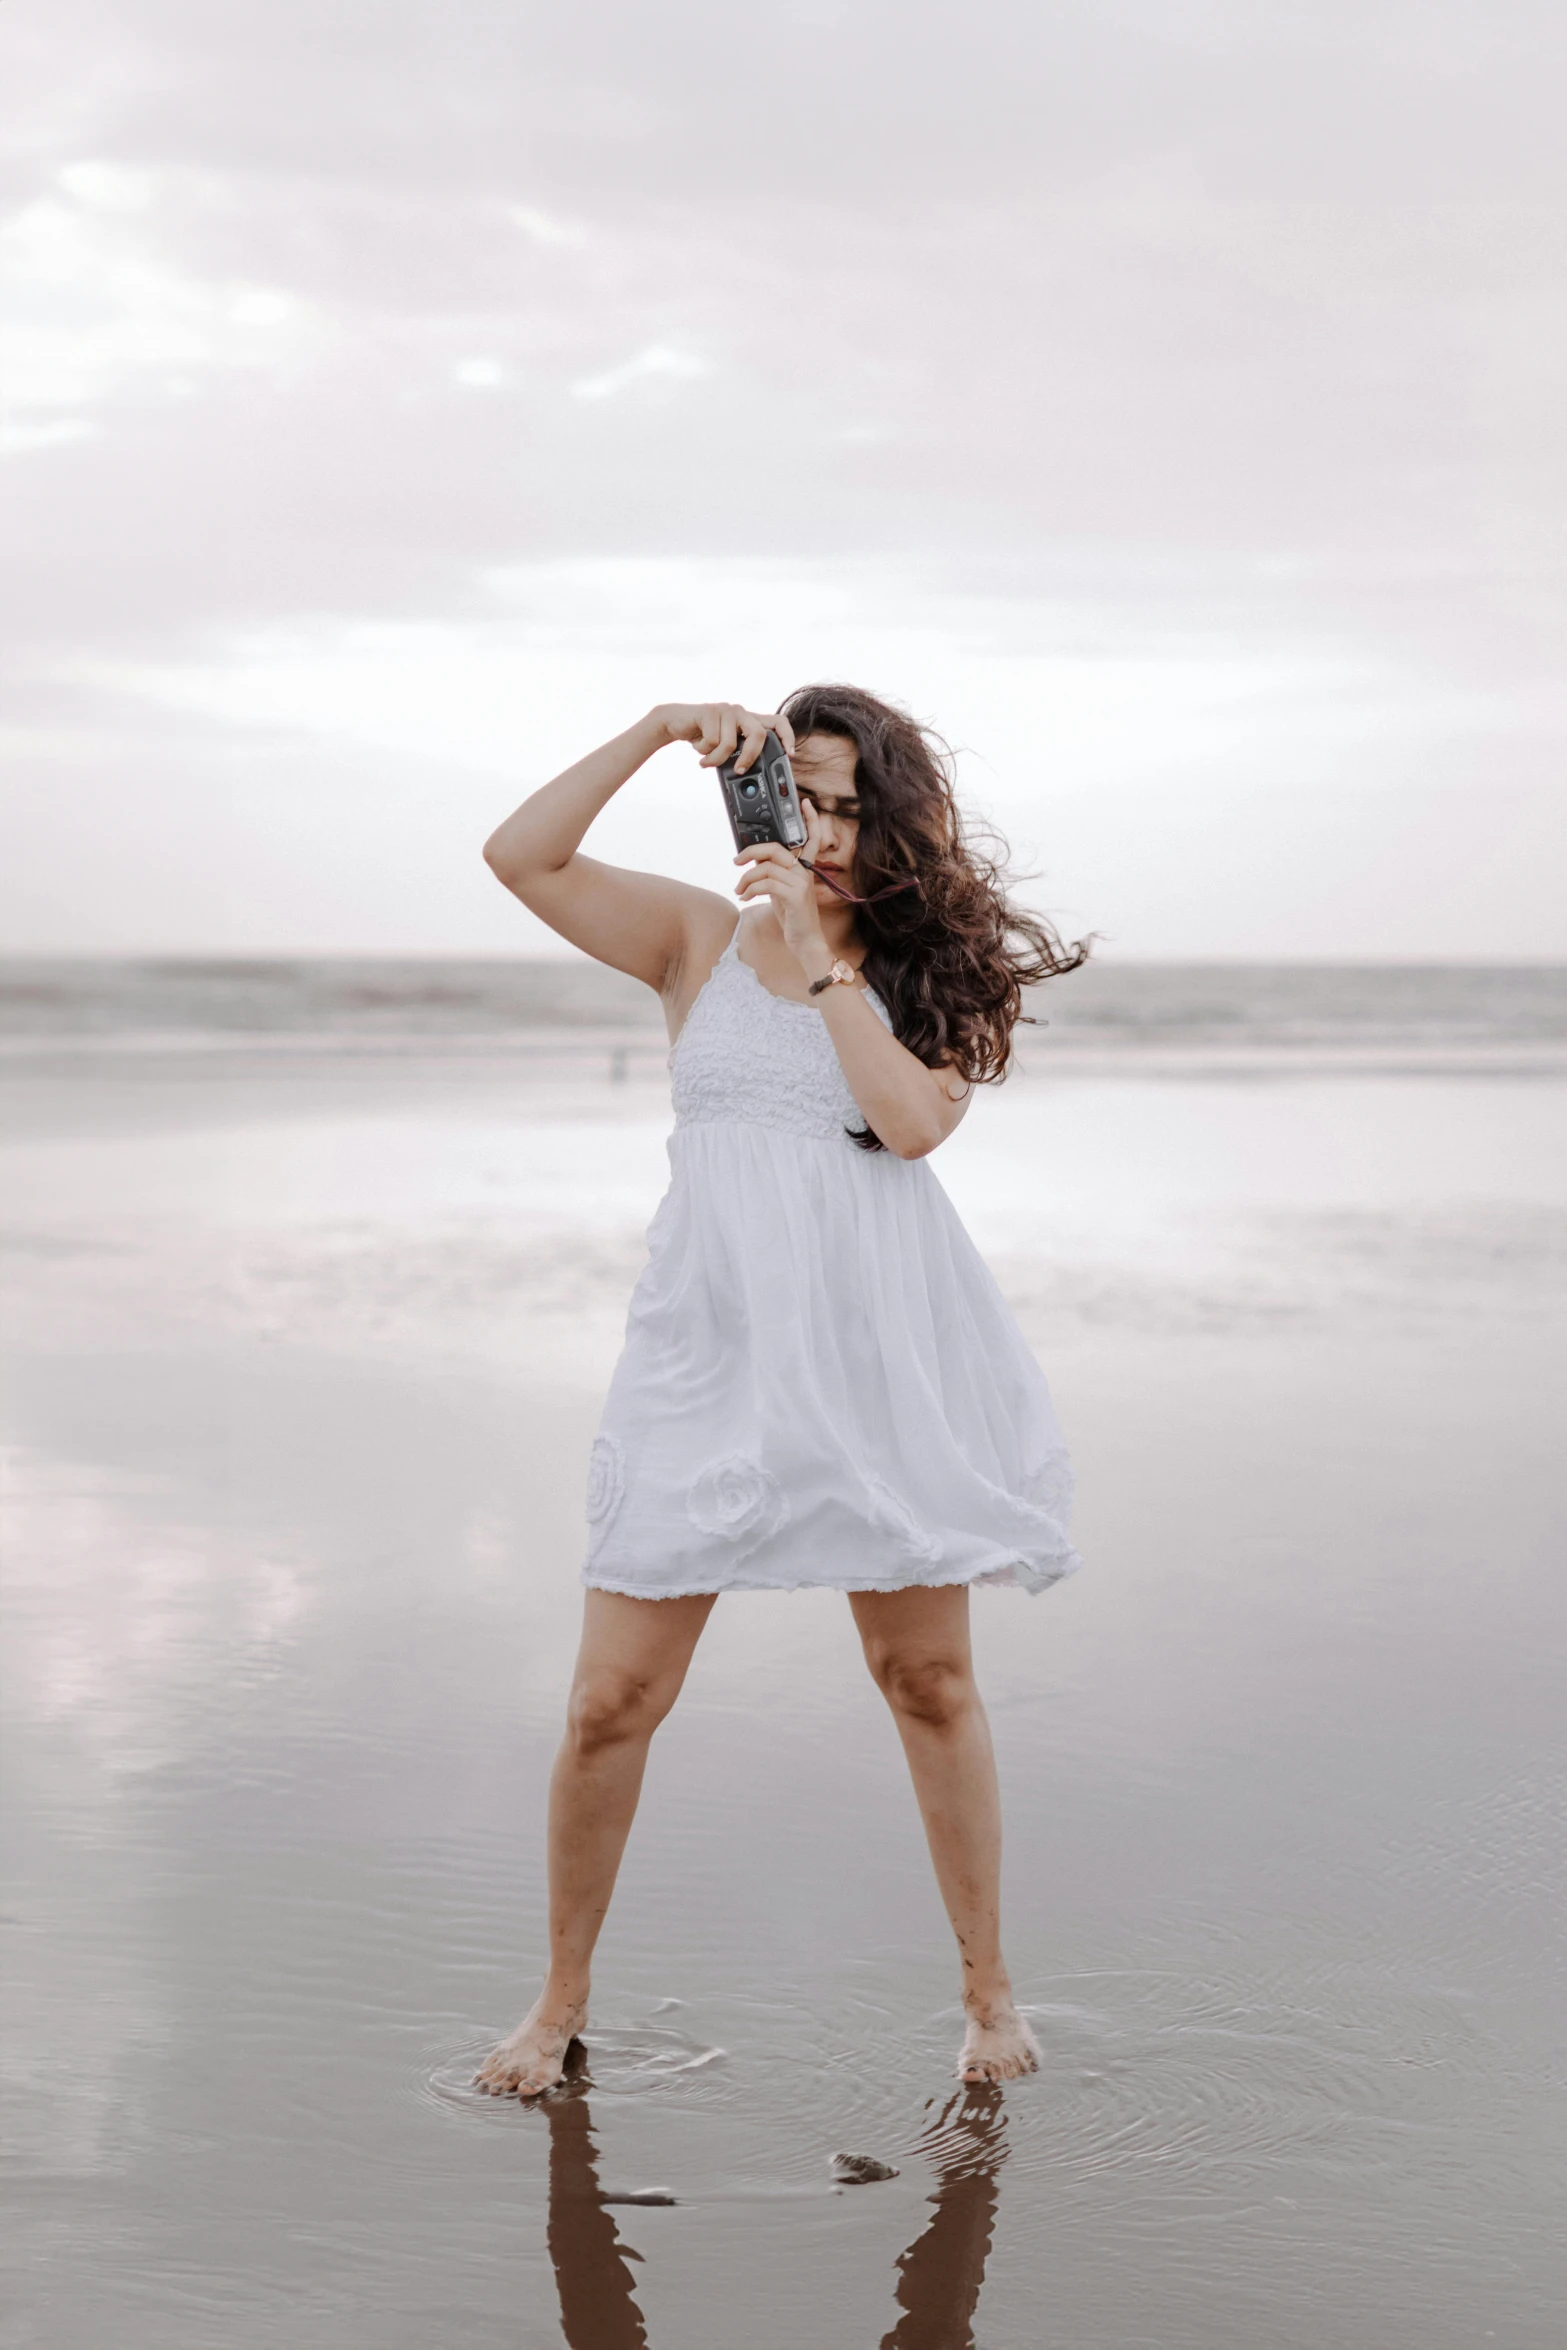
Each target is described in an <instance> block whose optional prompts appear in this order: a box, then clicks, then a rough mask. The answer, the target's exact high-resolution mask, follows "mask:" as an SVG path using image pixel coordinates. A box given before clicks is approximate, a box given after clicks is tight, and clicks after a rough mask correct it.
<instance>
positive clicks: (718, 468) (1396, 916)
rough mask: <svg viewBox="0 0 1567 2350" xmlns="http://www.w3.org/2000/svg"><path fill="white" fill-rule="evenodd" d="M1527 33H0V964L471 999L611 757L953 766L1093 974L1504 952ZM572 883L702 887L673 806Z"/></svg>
mask: <svg viewBox="0 0 1567 2350" xmlns="http://www.w3.org/2000/svg"><path fill="white" fill-rule="evenodd" d="M1564 63H1567V12H1564V11H1563V10H1562V9H1561V7H1560V6H1559V5H1558V4H1557V0H1520V4H1512V0H1391V4H1389V0H1179V5H1177V4H1176V0H1015V4H1009V0H971V4H970V5H967V6H964V7H961V8H960V7H955V6H946V7H940V8H938V7H934V6H932V5H930V4H929V0H900V4H898V5H891V4H890V0H888V4H884V5H872V4H870V0H770V5H768V6H767V7H765V8H764V7H761V6H749V7H747V6H743V5H737V4H736V0H729V4H728V5H727V6H723V7H720V6H716V5H712V4H707V5H704V4H702V0H684V4H674V5H671V4H669V0H614V4H609V0H573V5H571V6H566V7H563V6H560V5H547V6H546V5H534V4H533V0H338V4H335V5H334V6H333V7H331V8H330V9H322V8H320V7H319V6H317V5H310V6H306V5H304V4H303V0H264V4H263V0H223V4H222V5H221V6H219V7H213V6H212V5H211V4H210V0H114V5H112V6H110V5H108V4H107V0H47V5H46V4H45V0H8V5H7V7H6V9H5V11H4V13H3V16H0V76H3V83H4V87H5V89H6V91H7V93H8V95H7V101H6V106H5V109H4V194H5V199H6V213H5V225H4V229H3V234H0V248H3V263H4V271H5V279H6V284H7V288H8V292H7V296H6V317H7V328H6V344H5V353H4V368H3V375H4V392H5V399H6V409H5V419H4V428H3V441H0V447H3V450H4V463H3V465H0V495H3V500H4V515H3V531H4V540H3V546H4V565H5V586H4V611H3V616H0V618H3V634H4V658H5V666H6V705H5V717H4V753H5V772H6V778H7V780H6V786H5V793H6V804H7V808H8V816H7V833H8V836H9V841H8V846H9V849H10V852H11V853H10V854H8V855H7V857H6V858H5V860H4V866H3V872H0V921H3V924H4V929H5V933H6V936H7V937H8V939H9V940H10V942H11V943H12V944H13V945H15V946H17V947H22V948H27V949H30V950H31V949H49V948H61V949H69V950H77V949H99V950H104V951H131V952H141V951H150V952H169V951H186V950H192V951H207V950H213V949H223V948H227V949H230V950H232V951H244V952H267V951H273V950H278V951H284V950H289V951H304V950H324V951H332V950H344V951H347V950H357V951H378V952H379V951H385V952H421V953H422V952H434V951H456V952H464V951H466V952H494V951H507V950H516V951H524V952H533V951H537V950H538V948H539V946H540V944H541V943H545V934H542V933H540V932H539V930H538V929H537V927H536V926H535V925H534V924H533V923H532V921H531V918H529V917H527V916H525V915H523V914H522V913H521V912H520V911H519V910H518V909H516V908H515V907H514V906H512V905H511V904H510V902H509V901H507V900H506V899H505V898H504V896H503V895H502V893H501V892H500V891H499V890H498V889H497V888H496V886H495V884H494V883H493V882H492V881H491V880H490V879H489V877H488V875H487V874H486V873H485V872H484V870H483V868H482V866H481V865H480V863H479V861H478V846H479V842H480V840H481V839H482V837H483V834H484V833H485V831H486V830H487V829H488V828H489V826H490V824H491V823H493V822H494V821H495V819H496V818H497V817H498V816H499V815H500V814H501V813H503V812H504V811H505V809H506V808H507V807H508V806H510V805H511V804H512V803H513V802H514V801H515V800H516V799H517V798H519V797H520V796H521V795H522V793H523V792H524V791H525V790H526V789H528V788H529V787H530V786H531V785H533V784H535V783H537V782H540V781H542V780H543V779H544V778H545V777H546V776H547V775H548V774H550V773H551V772H552V771H553V770H554V769H555V768H557V767H558V766H560V765H562V764H564V763H565V762H566V761H567V760H568V759H569V758H571V757H573V756H575V755H576V754H577V753H578V752H580V751H581V750H583V749H585V748H586V747H587V746H588V745H589V744H591V743H592V742H594V741H596V740H599V739H601V738H602V737H604V736H605V735H607V734H610V733H613V732H615V731H616V730H618V728H619V727H620V726H622V725H624V724H625V723H626V722H627V721H628V720H629V719H631V718H632V717H634V716H635V715H637V714H638V713H639V712H640V711H641V710H643V709H644V708H646V707H647V706H648V704H649V703H650V702H652V701H655V700H662V699H676V698H698V697H705V696H708V695H723V696H729V697H734V698H737V699H747V700H750V701H752V702H753V703H757V702H760V703H763V704H767V703H770V702H772V701H774V700H775V699H777V698H778V697H780V696H781V695H782V694H783V693H784V692H786V691H787V690H788V689H789V687H790V686H792V685H795V684H798V683H800V682H802V681H803V680H804V679H806V678H807V677H811V676H824V675H825V676H837V677H850V678H853V679H855V680H857V681H859V682H862V683H865V684H867V685H870V686H872V687H874V688H876V689H878V690H880V691H882V692H885V693H888V694H891V695H893V696H895V697H897V698H898V699H900V700H902V701H905V702H907V703H908V704H909V705H911V706H912V707H913V708H914V709H916V710H917V711H918V712H919V713H920V714H921V715H922V716H926V717H929V718H931V719H933V720H934V721H935V722H936V723H938V724H939V725H940V726H941V727H942V728H943V730H944V731H945V732H946V733H947V734H948V735H949V736H950V737H951V738H952V739H953V740H954V741H955V742H956V743H957V744H958V745H959V746H960V748H961V750H962V754H963V766H964V775H965V782H966V788H967V790H968V793H969V796H970V798H971V800H972V801H973V803H974V804H975V805H976V807H978V808H979V809H981V810H983V811H984V812H986V813H988V814H989V815H990V816H991V817H992V818H993V819H994V820H996V821H998V822H999V823H1000V824H1001V825H1002V826H1003V827H1004V828H1005V830H1006V831H1007V832H1008V833H1009V834H1010V835H1011V837H1012V839H1013V841H1014V844H1015V846H1016V848H1017V850H1018V851H1019V853H1020V857H1021V858H1022V859H1023V860H1025V861H1026V863H1027V865H1028V866H1029V868H1030V869H1031V870H1032V871H1033V873H1034V874H1035V875H1036V878H1035V879H1034V880H1033V881H1032V882H1031V883H1030V884H1029V894H1030V895H1032V896H1033V897H1034V898H1035V899H1036V900H1037V901H1038V902H1041V903H1044V904H1047V905H1049V906H1050V907H1051V908H1052V909H1053V910H1054V911H1055V912H1056V913H1057V914H1058V916H1059V917H1060V918H1061V919H1062V921H1063V922H1065V923H1067V924H1069V925H1076V926H1080V927H1081V926H1088V927H1093V928H1095V929H1097V930H1099V931H1101V932H1102V933H1105V934H1107V936H1108V938H1109V939H1110V940H1112V941H1113V942H1114V949H1115V951H1116V952H1118V953H1121V954H1124V955H1128V956H1157V955H1168V954H1176V955H1192V956H1219V957H1227V956H1253V955H1260V956H1273V955H1283V956H1310V955H1313V954H1322V955H1328V956H1367V957H1379V958H1380V957H1410V956H1414V957H1425V956H1460V957H1493V956H1496V957H1513V956H1520V957H1537V956H1552V955H1561V954H1563V953H1567V919H1564V915H1563V911H1562V907H1563V897H1564V892H1563V889H1562V879H1561V876H1562V851H1563V847H1564V845H1567V844H1564V834H1567V825H1564V821H1563V813H1562V807H1563V768H1564V759H1563V751H1564V746H1567V711H1564V704H1563V693H1562V684H1561V680H1562V658H1561V655H1562V647H1563V627H1562V621H1563V606H1564V595H1563V568H1562V566H1563V543H1564V541H1563V509H1564V505H1567V497H1564V475H1567V461H1564V432H1563V425H1562V419H1563V417H1564V416H1567V328H1564V320H1563V286H1564V279H1567V272H1564V267H1563V262H1564V251H1563V248H1564V246H1567V201H1564V197H1567V190H1564V185H1563V181H1564V176H1567V174H1564V168H1563V159H1564V156H1567V143H1564V142H1563V141H1562V138H1561V135H1560V133H1561V105H1560V97H1561V90H1562V70H1563V66H1564ZM601 830H602V842H601V843H600V840H599V836H597V835H596V836H595V846H599V845H602V848H603V853H605V854H607V855H610V856H617V857H620V858H623V859H625V860H627V861H636V862H646V863H652V864H657V865H659V866H661V867H663V868H665V869H667V870H671V871H680V872H687V873H691V874H694V875H696V876H697V877H699V878H702V879H705V880H708V881H711V882H713V883H715V884H716V885H718V886H725V885H726V879H727V872H726V859H725V845H724V835H723V827H722V822H721V818H720V816H719V812H718V809H717V806H716V802H715V800H714V797H713V788H712V786H711V784H710V783H709V782H707V781H706V780H705V779H703V778H700V777H699V776H698V775H697V774H696V773H695V770H694V764H693V762H692V761H691V759H690V755H689V754H688V753H686V752H684V751H678V750H677V751H672V752H668V753H665V754H664V755H663V757H662V758H661V759H660V760H658V761H657V762H655V763H654V765H653V766H652V767H651V768H650V769H649V770H647V771H646V772H645V773H644V775H643V776H642V777H641V778H639V779H638V780H637V781H636V782H635V783H634V784H633V785H632V786H631V787H629V789H628V791H627V792H626V794H625V795H623V799H622V801H621V802H620V803H619V804H618V805H617V807H616V808H615V809H614V810H613V811H611V814H610V815H609V817H607V818H606V819H605V821H604V824H603V826H602V828H601Z"/></svg>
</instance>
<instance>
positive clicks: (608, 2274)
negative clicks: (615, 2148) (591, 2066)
mask: <svg viewBox="0 0 1567 2350" xmlns="http://www.w3.org/2000/svg"><path fill="white" fill-rule="evenodd" d="M566 2082H567V2084H568V2086H566V2087H564V2088H562V2089H560V2090H557V2091H556V2093H555V2095H554V2096H553V2097H546V2098H544V2099H543V2100H542V2103H543V2107H544V2111H545V2114H546V2115H547V2117H548V2119H549V2125H550V2220H549V2247H550V2258H551V2260H552V2261H553V2262H554V2264H555V2284H556V2288H557V2290H558V2291H559V2294H560V2324H561V2331H562V2333H563V2334H564V2335H565V2337H566V2341H567V2343H568V2345H569V2350H647V2328H646V2326H645V2325H644V2324H643V2322H642V2312H641V2310H640V2309H639V2308H638V2307H637V2304H636V2298H635V2296H634V2294H633V2293H632V2290H631V2270H630V2268H629V2267H628V2266H627V2263H628V2262H629V2261H633V2260H640V2258H641V2257H642V2256H641V2254H640V2253H638V2252H633V2251H632V2249H631V2247H630V2245H629V2244H622V2242H621V2240H620V2230H619V2229H618V2228H617V2227H616V2225H615V2222H614V2219H613V2217H612V2215H611V2213H610V2211H609V2210H608V2208H607V2206H606V2204H605V2202H604V2196H603V2190H602V2188H601V2187H600V2186H599V2174H598V2148H597V2147H596V2146H595V2144H594V2142H593V2125H592V2121H591V2119H590V2117H589V2114H588V2105H587V2099H586V2097H585V2096H584V2095H583V2094H582V2092H583V2091H584V2090H586V2089H588V2088H590V2087H591V2086H592V2083H591V2081H590V2079H589V2076H588V2069H587V2057H586V2054H585V2052H584V2050H583V2047H582V2043H581V2041H580V2040H574V2041H573V2042H572V2044H571V2048H570V2050H569V2051H568V2053H567V2058H566Z"/></svg>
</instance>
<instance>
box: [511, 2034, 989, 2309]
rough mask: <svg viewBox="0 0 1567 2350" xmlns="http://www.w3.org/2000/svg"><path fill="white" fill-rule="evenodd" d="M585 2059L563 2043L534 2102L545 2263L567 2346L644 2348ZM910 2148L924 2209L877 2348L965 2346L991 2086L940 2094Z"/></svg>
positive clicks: (974, 2289) (973, 2301)
mask: <svg viewBox="0 0 1567 2350" xmlns="http://www.w3.org/2000/svg"><path fill="white" fill-rule="evenodd" d="M591 2087H592V2082H591V2079H590V2077H589V2074H588V2069H587V2058H586V2054H585V2052H584V2051H583V2049H582V2047H581V2045H580V2043H577V2044H575V2045H574V2046H573V2049H572V2051H571V2054H570V2055H569V2056H568V2058H567V2062H566V2074H565V2078H564V2079H563V2081H562V2083H561V2086H560V2087H559V2088H558V2089H557V2090H556V2091H555V2092H554V2093H553V2094H552V2095H551V2096H549V2097H546V2098H542V2099H541V2100H540V2103H541V2105H542V2107H543V2110H544V2113H545V2116H546V2118H547V2120H548V2122H549V2132H550V2217H549V2248H550V2258H551V2260H552V2261H553V2262H554V2264H555V2283H556V2287H557V2290H558V2291H559V2294H560V2323H561V2331H562V2333H563V2334H564V2335H565V2338H566V2342H567V2344H568V2350H647V2328H646V2326H645V2325H644V2323H643V2320H642V2312H641V2310H640V2309H639V2308H638V2307H637V2303H636V2296H635V2295H634V2293H633V2292H632V2289H631V2288H632V2275H631V2269H630V2266H629V2263H630V2262H632V2261H633V2260H640V2259H641V2254H640V2253H638V2252H634V2251H633V2250H632V2249H631V2246H630V2245H629V2244H623V2243H622V2242H621V2240H620V2231H619V2229H618V2228H617V2227H616V2225H615V2221H614V2217H613V2215H612V2213H611V2212H610V2210H609V2208H608V2207H607V2205H606V2204H605V2202H604V2196H603V2189H602V2188H601V2187H600V2185H599V2175H598V2148H597V2146H596V2145H595V2144H594V2140H593V2127H592V2122H591V2119H590V2116H589V2113H588V2104H587V2097H586V2094H585V2092H586V2091H587V2090H588V2089H589V2088H591ZM912 2151H913V2152H914V2153H916V2154H923V2155H925V2156H926V2157H927V2158H928V2159H929V2160H930V2161H931V2162H932V2163H933V2164H934V2166H935V2171H936V2191H935V2193H934V2194H933V2195H932V2197H931V2199H930V2200H931V2202H932V2204H933V2205H934V2209H933V2211H932V2213H931V2216H930V2219H929V2220H928V2221H927V2223H926V2225H925V2227H924V2229H923V2230H922V2231H921V2233H920V2234H919V2235H918V2236H917V2237H916V2238H915V2240H914V2242H913V2243H912V2244H911V2245H910V2246H909V2248H908V2250H907V2252H905V2253H904V2254H903V2255H902V2257H901V2258H900V2259H899V2261H898V2287H897V2302H898V2307H899V2309H900V2310H901V2312H902V2315H901V2316H900V2317H899V2319H898V2322H897V2324H896V2325H895V2326H894V2327H893V2329H892V2331H891V2333H890V2334H885V2335H883V2337H882V2342H881V2350H974V2311H975V2308H976V2306H977V2304H978V2301H979V2289H980V2286H981V2285H982V2284H983V2283H984V2280H985V2262H986V2259H987V2258H988V2256H989V2252H990V2240H991V2236H992V2234H993V2233H994V2230H995V2224H996V2205H997V2203H998V2201H999V2199H1000V2195H999V2189H998V2187H997V2183H996V2174H997V2172H998V2171H999V2170H1000V2168H1001V2165H1002V2164H1003V2162H1005V2160H1006V2158H1007V2144H1006V2115H1005V2113H1004V2111H1003V2109H1002V2100H1001V2091H1000V2090H999V2089H997V2088H994V2087H991V2086H989V2085H988V2084H987V2085H976V2086H974V2087H970V2088H965V2089H963V2090H961V2091H959V2092H958V2093H957V2094H955V2095H954V2096H952V2097H951V2098H949V2099H948V2101H947V2103H946V2105H945V2106H943V2108H942V2110H941V2112H940V2114H939V2115H938V2116H937V2118H936V2119H935V2121H933V2122H932V2124H931V2126H930V2128H929V2129H928V2130H927V2131H926V2132H925V2135H924V2136H923V2137H922V2138H921V2139H920V2140H919V2141H918V2143H917V2144H916V2145H915V2147H914V2148H913V2149H912Z"/></svg>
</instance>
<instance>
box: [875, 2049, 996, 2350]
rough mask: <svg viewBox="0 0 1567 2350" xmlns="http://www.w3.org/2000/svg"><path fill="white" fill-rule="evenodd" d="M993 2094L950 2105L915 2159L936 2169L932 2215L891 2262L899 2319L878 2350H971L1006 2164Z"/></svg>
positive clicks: (970, 2094)
mask: <svg viewBox="0 0 1567 2350" xmlns="http://www.w3.org/2000/svg"><path fill="white" fill-rule="evenodd" d="M1006 2127H1007V2124H1006V2115H1005V2113H1004V2112H1003V2110H1002V2103H1001V2091H1000V2090H999V2089H997V2088H995V2087H993V2086H992V2085H990V2084H989V2083H985V2084H981V2085H977V2086H975V2087H972V2088H968V2089H964V2090H962V2091H961V2092H959V2094H958V2095H956V2096H954V2097H952V2098H950V2099H949V2100H948V2102H947V2104H946V2105H945V2106H944V2107H943V2109H942V2112H941V2115H940V2118H939V2119H938V2120H937V2121H936V2122H935V2123H933V2125H932V2126H931V2128H930V2129H929V2130H928V2131H927V2132H926V2134H925V2136H924V2137H923V2138H922V2139H921V2140H920V2142H919V2145H918V2147H917V2148H916V2152H918V2153H921V2154H928V2155H929V2156H930V2157H931V2159H932V2161H933V2162H934V2163H935V2166H936V2178H937V2187H936V2192H935V2194H934V2195H933V2196H932V2197H931V2201H932V2203H933V2204H934V2205H935V2210H934V2212H933V2213H932V2215H931V2218H930V2221H929V2223H928V2224H927V2226H926V2228H925V2231H924V2234H923V2235H920V2236H916V2238H915V2239H914V2242H913V2243H912V2244H911V2245H910V2246H909V2248H908V2250H907V2252H905V2253H904V2254H903V2256H902V2258H901V2259H900V2260H899V2262H898V2293H897V2300H898V2307H899V2308H900V2309H901V2310H902V2312H903V2314H902V2316H901V2317H900V2318H899V2320H898V2322H897V2324H896V2325H895V2326H894V2327H893V2329H892V2331H891V2333H890V2334H884V2335H883V2336H882V2343H881V2350H973V2344H974V2311H975V2307H976V2305H977V2304H978V2301H979V2288H980V2286H981V2285H982V2284H983V2283H984V2281H985V2262H986V2260H987V2258H988V2257H989V2254H990V2239H991V2236H992V2234H993V2233H994V2231H995V2225H996V2205H997V2203H998V2201H999V2200H1000V2189H999V2187H998V2185H997V2183H996V2173H997V2172H998V2171H999V2170H1000V2168H1001V2165H1002V2164H1003V2163H1004V2162H1005V2160H1006V2158H1007V2144H1006Z"/></svg>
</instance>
